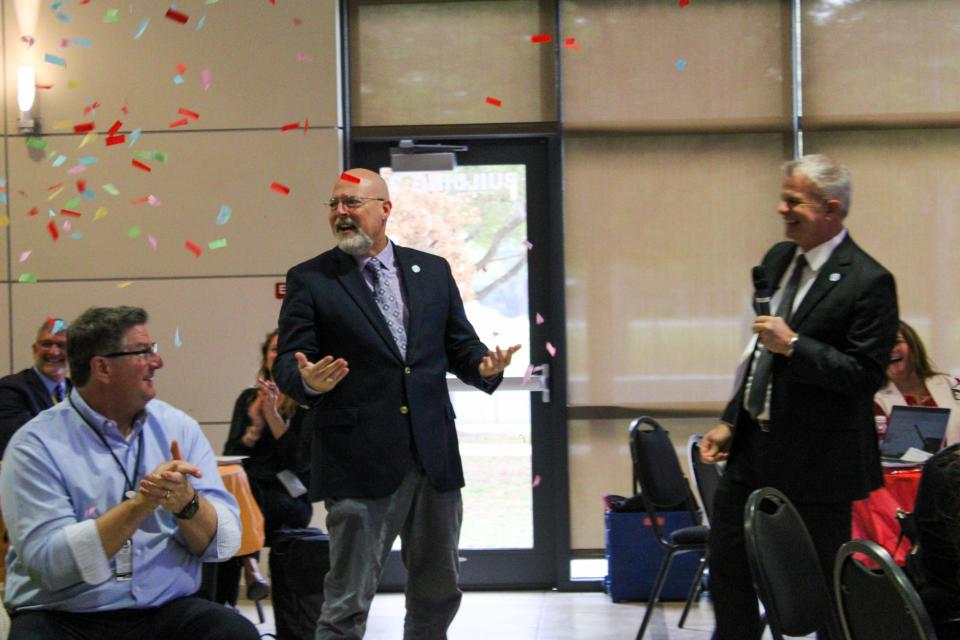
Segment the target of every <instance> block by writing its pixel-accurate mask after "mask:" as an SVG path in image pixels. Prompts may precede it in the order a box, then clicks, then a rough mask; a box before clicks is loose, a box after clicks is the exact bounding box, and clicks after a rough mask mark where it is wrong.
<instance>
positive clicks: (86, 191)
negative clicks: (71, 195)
mask: <svg viewBox="0 0 960 640" xmlns="http://www.w3.org/2000/svg"><path fill="white" fill-rule="evenodd" d="M83 197H84V198H86V199H87V200H94V199H96V197H97V194H95V193H94V192H93V191H91V190H90V189H84V190H83Z"/></svg>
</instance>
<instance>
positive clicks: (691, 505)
mask: <svg viewBox="0 0 960 640" xmlns="http://www.w3.org/2000/svg"><path fill="white" fill-rule="evenodd" d="M630 456H631V458H632V459H633V485H634V487H633V488H634V491H637V490H638V489H639V492H640V495H641V497H642V498H643V502H644V506H645V507H646V509H647V512H648V513H649V514H650V517H651V520H652V524H653V527H654V532H655V533H656V534H657V537H658V538H661V539H662V535H661V533H660V530H659V525H658V518H657V512H658V511H679V510H686V511H688V512H689V513H690V520H691V524H692V525H696V524H699V517H698V515H697V506H696V500H695V499H694V497H693V493H692V492H691V490H690V483H689V482H688V481H687V477H686V476H685V475H683V469H681V468H680V461H679V460H678V459H677V451H676V449H675V448H674V446H673V442H672V441H671V440H670V434H669V432H667V431H666V430H665V429H664V428H663V427H662V426H660V423H659V422H657V421H656V420H654V419H653V418H650V417H648V416H642V417H640V418H636V419H635V420H634V421H633V422H631V423H630Z"/></svg>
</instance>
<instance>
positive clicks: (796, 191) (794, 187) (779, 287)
mask: <svg viewBox="0 0 960 640" xmlns="http://www.w3.org/2000/svg"><path fill="white" fill-rule="evenodd" d="M783 168H784V174H785V176H784V181H783V185H782V187H781V191H780V205H779V207H778V209H777V214H778V217H779V219H780V221H781V222H782V223H783V225H784V227H783V228H784V235H786V237H787V239H788V241H787V242H780V243H778V244H776V245H774V246H773V247H772V248H771V249H770V250H769V251H768V252H767V254H766V255H765V256H764V258H763V261H762V263H761V265H760V266H759V267H756V268H755V271H754V286H755V288H756V289H757V291H756V300H757V303H758V304H757V307H758V308H757V317H756V318H755V319H754V321H753V333H754V334H756V336H757V337H756V339H755V340H754V341H753V342H751V344H750V346H749V348H748V349H747V350H746V352H745V355H746V357H745V358H744V360H743V362H742V363H741V368H740V374H739V375H738V381H737V384H736V385H735V389H734V392H735V393H734V396H733V398H732V399H731V400H730V402H729V403H728V405H727V408H726V410H725V411H724V413H723V417H722V422H721V423H720V424H719V425H717V426H716V427H715V428H713V429H712V430H711V431H710V432H708V433H707V434H706V435H705V436H704V437H703V439H702V440H701V443H700V450H701V455H702V457H703V460H704V461H706V462H718V461H720V460H725V459H727V458H728V456H729V460H728V463H727V468H726V470H725V472H724V475H723V479H722V481H721V482H720V486H719V488H718V489H717V493H716V496H715V498H714V505H713V516H712V518H711V522H710V526H711V528H710V547H709V554H710V556H709V557H710V592H711V596H712V598H713V603H714V611H715V612H716V618H717V632H716V636H715V637H716V638H717V640H739V639H740V638H759V637H760V617H759V613H758V611H757V595H756V592H755V591H754V588H753V584H752V582H751V579H750V571H749V567H748V564H747V555H746V547H745V540H744V532H743V521H744V506H745V504H746V502H747V499H748V497H749V496H750V494H751V493H752V492H753V491H754V490H756V489H759V488H761V487H768V486H769V487H774V488H776V489H779V490H780V491H781V492H783V493H784V494H785V495H786V496H787V498H789V499H790V501H791V502H793V504H794V505H795V506H796V507H797V511H799V513H800V515H801V516H802V518H803V520H804V523H805V524H806V526H807V529H808V531H809V532H810V537H811V539H812V540H813V545H814V547H815V549H816V552H817V555H818V558H819V560H820V565H821V567H822V568H823V577H824V584H823V588H824V589H828V591H827V593H832V588H831V586H830V585H831V584H832V582H831V581H830V580H831V577H832V576H833V559H834V556H835V555H836V553H837V549H839V547H840V545H842V544H843V543H844V542H846V541H847V540H849V539H850V522H851V503H852V502H853V501H854V500H858V499H860V498H864V497H866V496H867V494H868V493H869V492H870V491H872V490H874V489H876V488H878V487H879V486H881V485H882V484H883V479H882V476H881V469H880V454H879V451H878V448H877V438H876V433H875V431H874V420H873V394H874V393H875V392H876V391H877V390H878V389H879V388H880V387H881V386H882V385H883V383H884V382H885V380H886V369H887V365H888V364H889V361H890V350H891V349H892V348H893V344H894V341H895V339H896V335H897V326H898V322H897V292H896V287H895V284H894V279H893V276H892V275H891V274H890V272H889V271H887V270H886V269H885V268H884V267H883V266H882V265H880V264H879V263H878V262H877V261H876V260H874V259H873V258H872V257H870V256H869V255H868V254H867V253H866V252H865V251H863V249H861V248H860V247H859V246H857V245H856V244H855V243H854V242H853V240H852V239H851V238H850V235H849V234H848V233H847V230H846V228H845V226H844V221H845V220H846V217H847V212H848V210H849V207H850V189H851V185H850V172H849V171H848V170H847V168H846V167H844V166H843V165H841V164H839V163H837V162H835V161H834V160H832V159H831V158H828V157H826V156H823V155H810V156H804V157H802V158H800V159H799V160H795V161H793V162H788V163H786V164H785V165H784V167H783ZM771 298H772V299H771ZM763 305H766V306H768V307H769V308H765V307H763V308H761V307H762V306H763ZM830 601H832V598H830ZM824 623H825V624H826V625H828V626H827V628H825V629H824V630H823V631H822V632H821V634H820V635H819V637H820V638H836V639H837V640H839V638H840V636H839V635H838V631H839V630H838V629H834V628H832V627H833V626H835V625H836V622H835V621H834V620H831V618H830V616H829V611H828V612H825V615H824Z"/></svg>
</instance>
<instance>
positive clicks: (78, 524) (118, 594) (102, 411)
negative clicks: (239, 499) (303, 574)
mask: <svg viewBox="0 0 960 640" xmlns="http://www.w3.org/2000/svg"><path fill="white" fill-rule="evenodd" d="M67 351H68V353H69V361H70V373H71V376H72V378H73V382H74V384H75V385H76V387H75V388H74V389H73V391H72V392H71V393H70V394H69V395H68V396H67V398H66V400H65V401H63V402H61V403H59V404H57V405H56V406H55V407H53V408H52V409H49V410H47V411H45V412H43V413H41V414H40V415H39V416H37V417H36V418H34V419H33V420H31V421H30V422H28V423H27V424H26V425H24V426H23V428H21V429H20V430H19V431H17V433H16V434H14V436H13V438H12V439H11V440H10V444H9V446H8V447H7V452H6V455H5V457H4V461H3V472H2V473H0V502H2V504H3V511H4V513H3V516H4V520H5V521H6V524H7V529H8V531H9V534H10V543H11V546H12V551H11V553H10V555H9V558H8V559H9V564H8V568H7V581H6V587H5V593H4V604H5V605H6V607H7V609H8V610H10V611H11V617H12V626H11V635H10V637H11V638H13V639H20V640H34V639H36V640H40V639H43V638H67V637H69V638H81V639H87V638H89V639H91V640H93V639H95V638H104V637H108V638H111V639H112V640H127V639H129V640H141V639H152V638H156V639H158V640H160V639H162V640H172V639H174V638H181V639H183V640H234V639H241V640H254V639H255V638H257V637H258V634H257V630H256V628H255V627H254V626H253V625H252V624H251V623H250V622H249V621H248V620H246V619H245V618H243V617H241V616H240V615H239V614H237V613H236V612H235V611H232V610H230V609H227V608H225V607H223V606H221V605H219V604H216V603H214V602H211V601H208V600H204V599H201V598H198V597H196V595H195V594H196V592H197V590H198V589H199V587H200V568H201V563H202V562H219V561H223V560H226V559H228V558H230V557H232V556H233V554H234V553H235V552H236V551H237V549H238V548H239V547H240V519H239V512H238V508H237V503H236V501H235V500H234V498H233V496H231V495H230V493H229V492H227V490H226V489H225V488H224V486H223V482H222V481H221V480H220V475H219V474H218V473H217V468H216V460H215V458H214V455H213V452H212V451H211V449H210V445H209V443H208V442H207V439H206V438H205V437H204V435H203V433H202V432H201V431H200V427H199V425H198V424H197V422H196V421H195V420H193V419H192V418H190V417H189V416H187V415H186V414H185V413H183V412H182V411H180V410H178V409H176V408H174V407H172V406H170V405H168V404H166V403H165V402H162V401H160V400H156V399H155V396H156V389H155V388H154V382H153V379H154V374H155V373H156V371H157V370H158V369H160V368H161V367H162V366H163V360H162V359H161V358H160V355H159V353H158V351H157V345H156V343H155V342H153V340H152V339H151V338H150V333H149V330H148V329H147V313H146V311H144V310H143V309H140V308H136V307H116V308H91V309H88V310H87V311H85V312H84V313H83V314H82V315H81V316H80V317H79V318H77V319H76V320H74V321H73V323H71V325H70V327H69V330H68V332H67Z"/></svg>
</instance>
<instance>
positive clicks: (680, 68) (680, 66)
mask: <svg viewBox="0 0 960 640" xmlns="http://www.w3.org/2000/svg"><path fill="white" fill-rule="evenodd" d="M686 66H687V61H686V60H684V59H683V58H680V59H679V60H677V71H683V69H684V67H686Z"/></svg>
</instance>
